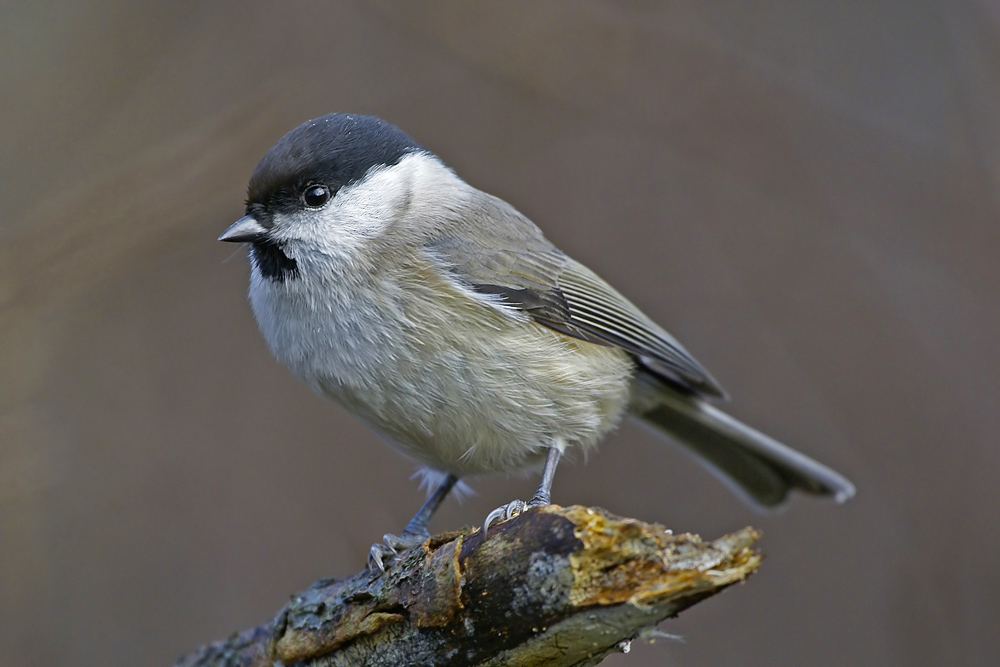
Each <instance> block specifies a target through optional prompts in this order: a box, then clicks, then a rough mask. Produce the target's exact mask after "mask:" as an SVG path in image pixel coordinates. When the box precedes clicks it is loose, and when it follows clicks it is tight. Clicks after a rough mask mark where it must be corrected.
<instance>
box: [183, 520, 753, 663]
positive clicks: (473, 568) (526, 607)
mask: <svg viewBox="0 0 1000 667" xmlns="http://www.w3.org/2000/svg"><path fill="white" fill-rule="evenodd" d="M759 536H760V535H759V533H758V532H757V531H755V530H754V529H752V528H744V529H743V530H740V531H737V532H735V533H733V534H731V535H727V536H725V537H722V538H720V539H718V540H715V541H714V542H703V541H702V540H701V539H700V538H699V537H697V536H694V535H686V534H685V535H673V534H671V533H670V532H669V531H667V530H666V529H665V528H664V527H663V526H660V525H657V524H647V523H643V522H640V521H637V520H634V519H623V518H620V517H616V516H614V515H612V514H609V513H608V512H605V511H604V510H601V509H597V508H586V507H579V506H573V507H565V508H563V507H558V506H547V507H539V508H534V509H531V510H529V511H527V512H525V513H524V514H521V515H520V516H518V517H516V518H514V519H511V520H509V521H506V522H504V523H502V524H499V525H495V526H493V527H491V528H490V531H489V536H488V538H487V539H486V540H483V536H482V532H481V531H480V530H478V529H471V530H466V531H459V532H453V533H445V534H442V535H438V536H435V537H433V538H431V539H430V540H428V541H427V542H425V543H424V544H423V545H421V546H419V547H415V548H413V549H411V550H409V551H407V552H406V553H404V554H403V555H402V556H401V557H400V558H399V559H398V560H396V561H395V562H393V563H392V565H391V567H390V568H389V570H388V572H387V573H386V574H385V575H384V576H381V577H378V578H372V577H370V576H369V575H368V574H367V573H366V572H362V573H359V574H357V575H354V576H353V577H349V578H347V579H340V580H335V579H330V580H323V581H318V582H316V583H315V584H313V586H312V587H311V588H310V589H309V590H307V591H305V592H304V593H302V594H301V595H297V596H295V597H294V598H293V599H292V601H291V602H289V604H288V605H287V606H286V607H285V609H283V610H282V611H281V612H280V613H279V614H278V616H277V618H276V619H275V620H274V621H273V622H272V623H270V624H267V625H263V626H260V627H257V628H254V629H252V630H247V631H245V632H242V633H240V634H238V635H234V636H232V637H230V638H229V639H228V640H225V641H223V642H218V643H215V644H212V645H209V646H206V647H203V648H202V649H200V650H199V651H197V652H195V653H192V654H191V655H188V656H186V657H185V658H182V659H181V660H180V662H178V666H183V667H194V666H206V665H234V666H235V665H240V666H243V667H250V666H256V665H260V666H261V667H264V666H265V665H268V666H269V665H272V664H274V662H276V661H277V662H280V663H284V664H296V665H302V666H310V667H319V666H330V667H333V666H340V665H344V666H347V665H369V666H373V667H375V666H379V665H386V666H389V665H391V666H393V667H396V666H398V665H435V666H446V665H447V666H455V667H458V666H463V667H465V666H469V665H479V666H482V667H492V666H497V667H499V666H500V665H516V666H519V667H528V666H529V665H546V666H547V667H557V666H571V665H574V666H575V665H594V664H597V663H598V662H600V661H601V660H602V659H603V658H604V657H605V656H607V655H608V654H610V653H611V652H614V651H616V650H621V649H622V648H623V647H626V646H627V642H628V641H629V640H631V639H632V638H634V637H636V636H637V635H638V634H640V633H641V632H642V631H644V630H645V629H648V628H651V627H653V626H654V625H656V624H657V623H659V622H660V621H662V620H664V619H665V618H668V617H670V616H674V615H676V614H677V613H679V612H680V611H681V610H683V609H685V608H686V607H689V606H691V605H692V604H694V603H696V602H698V601H700V600H702V599H704V598H706V597H709V596H711V595H714V594H715V593H718V592H719V591H721V590H722V589H724V588H726V587H727V586H730V585H731V584H734V583H736V582H739V581H742V580H744V579H745V578H746V577H747V576H749V575H750V574H752V573H753V572H754V571H755V570H756V569H757V567H758V565H759V564H760V560H761V556H760V554H759V553H757V552H756V551H753V550H752V549H750V546H751V545H752V544H753V543H754V542H755V541H756V540H757V539H758V537H759Z"/></svg>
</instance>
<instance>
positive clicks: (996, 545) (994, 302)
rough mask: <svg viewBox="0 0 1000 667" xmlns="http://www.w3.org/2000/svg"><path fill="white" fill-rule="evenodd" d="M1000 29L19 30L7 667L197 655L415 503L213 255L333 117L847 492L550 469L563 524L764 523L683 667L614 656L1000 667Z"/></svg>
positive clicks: (714, 20)
mask: <svg viewBox="0 0 1000 667" xmlns="http://www.w3.org/2000/svg"><path fill="white" fill-rule="evenodd" d="M998 37H1000V6H998V5H997V3H995V2H988V1H986V0H979V1H977V0H953V1H951V2H948V1H945V0H940V1H937V2H934V1H927V2H922V1H919V0H888V1H883V2H820V1H818V0H807V1H803V0H780V1H772V2H768V3H746V2H737V1H734V0H725V1H719V2H711V3H709V2H701V1H699V0H677V1H673V2H665V1H662V2H659V1H655V0H645V1H644V0H633V1H629V2H625V1H621V2H610V1H608V2H602V1H599V0H588V1H571V0H562V1H554V2H532V1H529V0H520V1H517V2H505V3H489V4H488V3H459V2H422V3H405V2H397V3H393V2H366V3H329V2H295V3H264V2H243V3H203V2H194V1H189V2H178V3H159V4H147V3H143V4H139V3H127V2H123V1H121V0H103V1H93V0H92V1H91V2H87V3H83V2H64V3H27V2H8V3H4V5H3V6H2V8H0V96H2V99H3V104H2V105H0V150H2V169H3V171H2V178H0V202H2V206H0V210H2V216H0V238H2V243H0V664H3V665H25V666H27V665H80V664H95V665H96V664H101V665H136V664H144V665H166V664H169V663H171V662H172V661H173V660H174V659H175V658H177V657H178V656H179V655H180V654H182V653H184V652H186V651H188V650H190V649H193V648H194V647H196V646H197V645H199V644H201V643H203V642H205V641H208V640H211V639H216V638H222V637H224V636H225V635H227V634H228V633H230V632H232V631H234V630H238V629H241V628H244V627H248V626H251V625H254V624H257V623H259V622H262V621H264V620H267V619H269V618H270V617H271V615H272V614H273V613H274V612H275V611H276V610H277V609H278V608H279V607H280V606H281V605H282V604H283V603H284V601H285V600H286V599H287V596H288V595H289V594H291V593H293V592H295V591H297V590H300V589H302V588H303V587H305V586H307V585H308V584H309V583H310V582H311V581H313V580H314V579H317V578H320V577H326V576H334V575H343V574H347V573H351V572H354V571H357V570H358V569H359V568H360V567H361V566H362V564H363V562H364V557H365V553H366V551H367V548H368V546H369V545H370V544H371V543H372V542H374V541H376V540H377V539H379V537H380V536H381V535H382V533H384V532H387V531H391V530H398V529H399V528H400V527H401V526H402V525H403V523H404V522H405V521H406V520H407V519H408V518H409V516H410V515H411V514H412V512H413V511H414V510H415V509H416V507H417V506H418V505H419V503H420V501H421V497H422V496H421V493H420V492H419V491H418V490H417V488H416V484H415V483H414V482H413V481H411V480H410V479H408V477H409V475H410V473H411V471H412V468H411V466H410V464H409V463H407V462H406V461H405V460H403V459H401V458H400V457H398V456H396V455H394V454H393V453H391V452H390V450H388V448H386V447H385V446H384V445H382V444H381V443H379V442H378V441H377V440H376V439H375V437H374V436H372V435H371V434H370V433H368V432H367V431H366V430H365V429H364V428H363V427H361V426H360V425H359V424H358V423H357V422H355V421H354V420H353V419H352V418H350V417H349V416H347V415H346V414H345V413H343V412H342V411H341V410H340V409H339V408H337V407H335V406H334V405H332V404H330V403H328V402H326V401H324V400H323V399H321V398H319V397H316V396H314V395H312V394H311V393H310V392H309V390H308V389H307V388H306V387H305V385H303V384H301V383H299V382H298V381H296V380H295V379H293V378H292V377H291V376H290V375H289V374H288V373H287V372H286V371H285V369H284V368H282V367H280V366H279V365H278V364H277V363H276V362H275V361H273V360H272V359H271V357H270V356H269V354H268V352H267V350H266V349H265V346H264V344H263V342H262V340H261V339H260V337H259V335H258V333H257V330H256V326H255V325H254V322H253V320H252V316H251V314H250V311H249V308H248V306H247V304H246V300H245V293H246V280H247V264H246V260H245V258H244V251H243V250H242V249H238V250H237V251H236V252H234V248H233V247H232V246H228V245H224V244H221V243H216V241H215V238H216V236H217V235H218V234H219V233H220V232H221V231H222V230H223V229H224V228H225V227H226V226H227V225H228V224H229V223H230V222H231V221H233V220H235V219H236V218H237V217H238V216H239V215H240V214H241V208H242V199H243V195H244V188H245V184H246V180H247V178H248V177H249V174H250V172H251V170H252V169H253V166H254V164H255V163H256V161H257V160H258V159H259V158H260V157H261V155H263V153H264V151H265V150H266V149H267V148H268V147H270V145H271V144H272V143H273V142H274V141H275V140H277V139H278V137H280V136H281V135H282V134H283V133H284V132H286V131H287V130H289V129H291V128H292V127H294V126H296V125H297V124H299V123H300V122H302V121H304V120H306V119H308V118H310V117H314V116H317V115H320V114H323V113H326V112H328V111H334V110H341V111H355V112H364V113H372V114H376V115H379V116H382V117H385V118H387V119H389V120H391V121H392V122H394V123H396V124H398V125H400V126H401V127H402V128H403V129H405V130H406V131H408V132H409V133H411V134H412V135H413V136H414V137H416V138H417V140H418V141H420V142H422V143H423V144H425V145H426V146H428V147H430V148H432V149H433V150H435V151H436V152H437V153H438V154H439V155H441V156H442V157H443V158H444V159H445V160H446V161H447V162H449V163H450V164H451V165H452V166H454V167H455V168H456V169H457V170H458V172H459V173H460V174H462V175H463V176H464V177H465V178H466V179H467V180H469V181H470V182H471V183H473V184H474V185H477V186H479V187H482V188H484V189H486V190H488V191H490V192H492V193H494V194H498V195H500V196H502V197H504V198H506V199H508V200H509V201H511V202H512V203H513V204H515V205H516V206H518V207H519V208H520V209H521V210H523V211H524V212H525V213H527V214H528V215H529V216H531V217H532V218H533V219H534V220H535V221H536V222H538V223H539V224H540V225H541V226H542V227H543V228H544V229H545V230H546V231H547V233H548V235H549V236H550V238H552V239H553V240H554V241H555V242H556V243H558V244H559V245H560V246H562V247H563V248H564V249H565V250H566V251H567V252H569V253H570V254H572V255H574V256H576V257H577V258H579V259H581V260H583V261H584V262H586V263H587V264H589V265H590V266H591V267H593V268H594V269H596V270H597V271H598V272H600V273H601V274H603V275H604V276H605V277H606V278H607V279H609V280H610V281H611V282H612V283H613V284H615V285H616V286H618V287H619V288H620V289H621V290H622V291H623V292H625V293H626V294H627V295H629V296H630V297H631V298H633V299H634V300H635V301H636V302H637V303H639V304H640V305H641V306H642V307H643V308H644V309H645V310H646V311H647V312H648V313H649V314H650V315H652V316H654V317H655V318H656V319H658V320H659V321H660V322H662V323H663V324H664V325H665V326H667V327H668V328H669V329H670V330H671V331H672V332H673V333H674V334H675V335H676V336H677V337H678V338H680V339H681V340H682V341H684V342H685V343H686V345H687V346H688V348H689V349H690V350H691V351H692V352H693V353H694V354H695V355H696V356H697V357H698V358H699V359H700V360H701V361H702V362H703V363H705V364H706V365H707V366H708V367H709V368H710V369H711V370H712V371H713V373H714V374H715V375H716V377H718V379H719V380H720V381H721V382H722V384H723V385H724V386H725V387H726V388H727V389H728V390H729V391H730V393H731V394H732V395H733V397H734V402H733V403H732V404H731V409H732V411H733V412H734V414H736V415H737V416H739V417H741V418H743V419H746V420H747V421H749V422H751V423H752V424H754V425H757V426H759V427H760V428H762V429H764V430H767V431H768V432H770V433H772V434H774V435H776V436H778V437H780V438H782V439H784V440H785V441H787V442H789V443H790V444H793V445H795V446H798V447H800V448H801V449H803V450H804V451H806V452H808V453H810V454H812V455H814V456H816V457H818V458H819V459H821V460H823V461H824V462H826V463H828V464H830V465H832V466H834V467H835V468H837V469H839V470H840V471H842V472H844V473H845V474H846V475H848V476H849V477H850V478H852V479H853V481H854V482H855V483H856V484H857V486H858V489H859V493H858V497H857V498H856V499H855V500H854V501H852V502H851V503H848V504H847V505H845V506H842V507H838V506H834V505H832V504H827V503H822V502H816V501H812V500H810V499H804V498H801V497H799V498H796V499H795V500H796V502H793V503H792V505H791V507H790V508H789V509H788V511H787V512H785V513H784V514H781V515H778V516H764V517H762V516H758V515H755V514H754V513H752V512H751V511H750V510H749V509H747V508H746V507H744V506H742V505H741V504H740V503H739V501H737V500H736V499H735V498H734V497H732V496H731V495H729V493H728V492H727V491H726V490H725V489H724V488H723V487H721V486H720V485H719V484H717V483H716V482H715V481H714V480H713V479H712V478H711V477H710V476H709V475H708V474H707V473H705V472H704V471H703V470H702V469H701V468H699V467H698V466H696V465H695V464H693V463H692V462H691V461H690V460H689V459H688V458H687V457H686V456H684V455H683V454H680V453H679V452H678V450H676V449H675V448H673V447H671V446H669V445H666V446H665V445H664V443H663V442H662V441H660V440H658V439H657V438H655V437H654V436H652V435H651V434H649V433H647V432H646V431H644V430H642V429H639V428H637V427H635V426H634V425H626V426H624V427H623V428H622V429H621V430H620V431H619V432H618V433H617V434H616V435H615V436H614V437H613V438H611V439H610V440H609V441H608V442H607V443H606V445H605V447H604V448H603V449H602V450H601V451H600V453H599V454H597V455H596V456H594V457H592V458H591V460H590V461H589V462H588V464H587V465H583V462H577V464H576V465H566V466H564V467H563V468H562V469H561V470H560V474H559V476H558V477H557V479H556V485H555V497H556V499H557V501H558V502H561V503H564V504H570V503H583V504H596V505H601V506H604V507H607V508H608V509H610V510H612V511H614V512H617V513H620V514H624V515H628V516H636V517H639V518H643V519H647V520H657V521H662V522H664V523H666V524H668V525H670V526H671V527H672V528H674V529H676V530H688V531H694V532H699V533H701V534H702V535H704V536H706V537H716V536H718V535H719V534H721V533H722V532H723V531H728V530H731V529H734V528H738V527H741V526H743V525H746V524H749V523H752V524H754V525H756V526H758V527H760V528H762V529H763V530H764V532H765V539H764V541H763V542H762V547H763V549H764V550H765V551H766V553H767V555H768V558H767V560H766V562H765V564H764V567H763V570H762V572H761V573H760V574H759V575H758V576H757V577H755V578H753V579H752V580H751V581H750V582H749V583H748V584H747V585H745V586H742V587H738V588H735V589H732V590H731V591H729V592H727V593H726V594H725V595H723V596H721V597H719V598H716V599H713V600H710V601H708V602H706V603H704V604H702V605H700V606H698V607H696V608H694V609H692V610H690V611H689V612H687V613H686V614H684V615H683V616H682V617H681V618H679V619H677V620H674V621H671V622H668V623H666V624H664V625H663V626H662V628H661V629H663V630H665V631H666V632H669V633H672V634H677V635H682V636H683V638H684V641H683V642H677V641H670V640H658V641H657V642H656V643H654V644H652V645H650V644H639V643H637V644H636V646H635V647H634V650H633V652H632V653H631V654H629V655H627V656H617V657H615V658H612V659H611V660H609V661H608V663H607V664H609V665H632V666H634V667H638V666H640V665H691V666H696V665H720V664H732V665H775V664H782V665H888V664H897V665H943V664H950V665H996V664H1000V632H998V629H1000V574H998V569H997V564H998V556H997V554H998V553H1000V515H998V500H997V492H998V488H1000V484H998V480H1000V448H998V446H997V437H998V436H997V434H998V433H1000V416H998V409H997V406H998V389H997V377H998V372H1000V354H998V351H997V342H998V340H1000V314H998V299H1000V260H998V257H1000V226H998V216H997V213H998V209H1000V196H998V192H1000V188H998V186H1000V40H998ZM536 481H537V480H535V479H515V480H503V479H489V480H483V481H481V482H479V483H477V484H476V485H475V486H476V489H477V491H478V495H477V496H475V497H473V498H471V499H470V500H467V501H465V502H464V503H462V504H459V503H457V502H454V501H449V502H448V503H447V504H446V506H445V507H444V508H443V511H442V512H441V513H440V514H439V516H438V517H437V518H436V519H435V522H434V526H433V527H434V528H436V529H444V528H451V527H456V526H459V525H463V524H475V523H478V522H479V521H481V520H482V518H483V516H485V514H486V513H487V512H488V511H489V510H490V509H492V508H493V507H496V506H497V505H499V504H501V503H503V502H506V501H507V500H509V499H511V498H513V497H522V498H523V497H527V495H530V493H531V492H532V490H533V488H534V486H535V484H536Z"/></svg>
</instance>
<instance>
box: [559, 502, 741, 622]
mask: <svg viewBox="0 0 1000 667" xmlns="http://www.w3.org/2000/svg"><path fill="white" fill-rule="evenodd" d="M553 509H555V508H553ZM559 513H560V514H562V515H563V516H565V517H566V518H568V519H569V520H570V521H573V522H574V524H575V525H576V528H575V531H574V532H575V535H576V537H577V538H578V539H579V540H580V541H581V542H582V543H583V547H582V548H581V549H579V550H578V551H577V552H575V553H574V554H572V555H571V556H570V564H571V567H572V569H573V575H574V583H573V588H572V590H571V591H570V602H571V603H572V604H573V605H574V606H577V607H584V606H590V605H613V604H620V603H623V602H630V603H632V604H636V605H640V606H646V605H652V604H659V603H661V602H664V601H665V600H667V599H670V598H674V597H678V596H682V595H685V596H686V595H691V594H694V593H697V592H698V591H699V590H702V589H704V590H710V589H715V588H718V587H720V586H725V585H728V584H730V583H734V582H736V581H740V580H742V579H744V578H746V577H747V576H748V575H749V574H750V573H752V572H753V571H754V570H755V569H756V568H757V565H758V564H759V562H760V555H759V554H758V553H756V552H754V551H753V550H751V549H750V548H749V547H750V545H751V544H752V543H753V542H754V541H755V540H756V539H757V538H758V537H759V533H757V532H756V531H754V530H753V529H749V528H747V529H744V530H742V531H739V532H737V533H734V534H732V535H729V536H726V537H724V538H721V539H720V540H717V541H716V542H710V543H705V542H702V540H701V538H700V537H698V536H697V535H690V534H683V535H673V534H671V533H670V532H669V531H667V530H666V529H665V528H664V527H663V526H661V525H658V524H648V523H643V522H641V521H636V520H633V519H622V518H619V517H616V516H614V515H612V514H609V513H606V512H603V511H600V510H594V509H590V508H585V507H568V508H565V509H560V510H559Z"/></svg>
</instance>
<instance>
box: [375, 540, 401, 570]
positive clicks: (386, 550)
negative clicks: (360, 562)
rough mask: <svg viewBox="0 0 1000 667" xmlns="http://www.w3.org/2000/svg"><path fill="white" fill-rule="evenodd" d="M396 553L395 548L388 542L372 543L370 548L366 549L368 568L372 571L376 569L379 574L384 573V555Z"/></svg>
mask: <svg viewBox="0 0 1000 667" xmlns="http://www.w3.org/2000/svg"><path fill="white" fill-rule="evenodd" d="M396 555H397V552H396V550H395V549H393V548H392V547H391V546H389V545H388V544H373V545H372V548H371V549H369V551H368V569H369V570H372V571H373V572H374V570H376V569H377V570H378V571H379V573H380V574H385V562H384V560H383V559H384V558H385V557H386V556H396ZM373 566H374V567H373Z"/></svg>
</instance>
